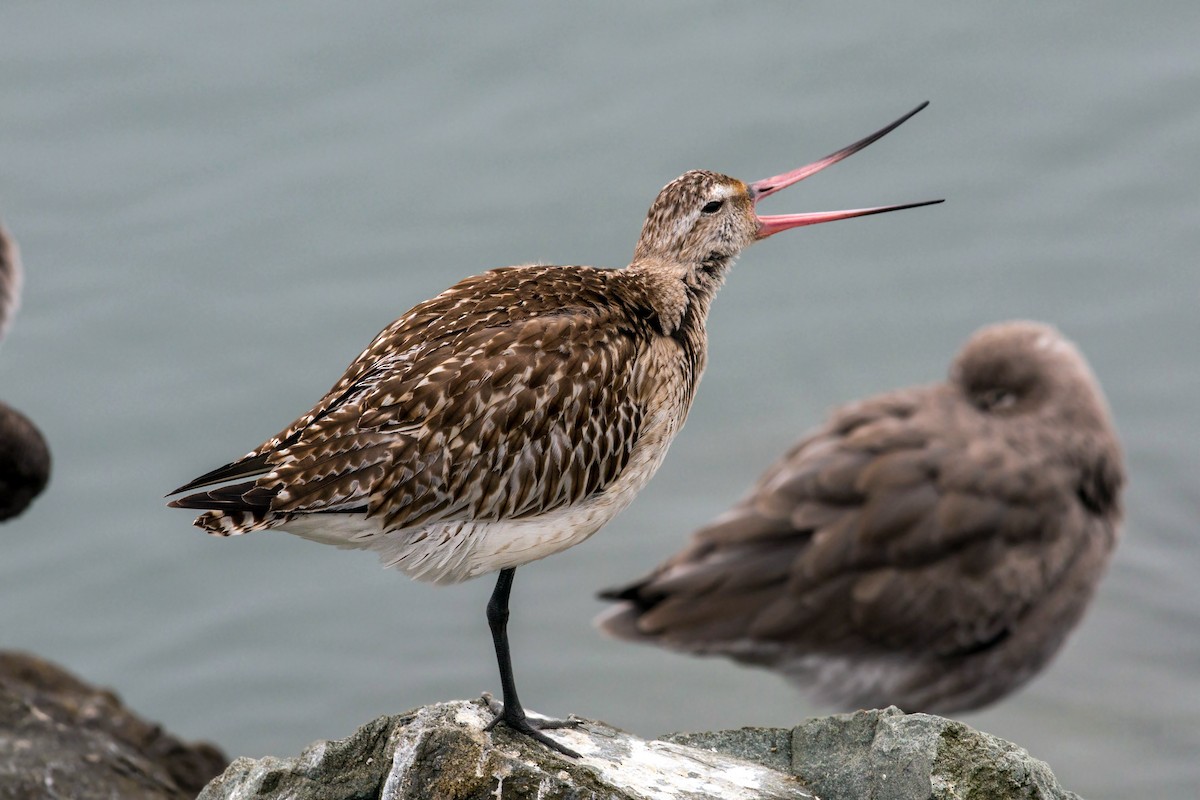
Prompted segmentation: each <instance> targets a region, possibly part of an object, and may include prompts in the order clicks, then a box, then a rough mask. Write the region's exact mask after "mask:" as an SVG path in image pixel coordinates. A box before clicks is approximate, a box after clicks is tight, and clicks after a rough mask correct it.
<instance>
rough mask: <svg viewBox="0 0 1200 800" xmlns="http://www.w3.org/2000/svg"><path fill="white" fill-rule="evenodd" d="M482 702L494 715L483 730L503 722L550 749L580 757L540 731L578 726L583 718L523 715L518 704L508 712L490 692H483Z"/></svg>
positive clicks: (523, 710)
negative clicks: (550, 717) (511, 711)
mask: <svg viewBox="0 0 1200 800" xmlns="http://www.w3.org/2000/svg"><path fill="white" fill-rule="evenodd" d="M483 702H484V703H486V704H487V707H488V709H490V710H491V712H492V713H493V714H495V715H496V716H495V717H494V718H493V719H492V721H491V722H489V723H488V724H487V725H486V726H484V728H483V729H484V730H485V731H490V730H491V729H492V728H495V727H496V726H497V725H499V724H500V723H501V722H503V723H504V724H505V726H507V727H508V728H509V729H510V730H513V731H516V732H517V733H520V734H524V735H525V736H528V737H529V738H530V739H536V740H537V741H539V742H541V743H542V744H544V745H546V746H547V747H549V748H550V749H552V750H557V751H558V752H560V753H562V754H563V755H564V756H570V757H571V758H582V756H581V755H579V753H576V752H575V751H574V750H572V749H571V748H569V747H567V746H566V745H564V744H559V743H558V742H556V741H554V740H553V739H551V738H550V737H549V736H547V735H546V734H544V733H542V731H544V730H554V729H555V728H578V727H579V726H580V725H582V724H583V720H580V719H576V718H574V717H571V718H568V719H546V718H543V717H533V718H530V717H527V716H526V715H525V709H523V708H521V707H520V706H517V708H516V709H515V710H514V712H513V713H509V712H508V709H507V707H506V706H505V705H504V704H503V703H501V702H499V701H498V700H496V698H494V697H492V695H491V693H490V692H484V693H483Z"/></svg>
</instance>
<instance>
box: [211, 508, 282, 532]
mask: <svg viewBox="0 0 1200 800" xmlns="http://www.w3.org/2000/svg"><path fill="white" fill-rule="evenodd" d="M289 518H290V516H289V515H286V514H282V515H281V514H273V513H271V512H270V511H265V512H264V511H205V512H204V513H203V514H201V515H200V516H198V517H196V521H195V522H194V523H193V524H194V525H195V526H196V527H197V528H201V529H203V530H204V531H205V532H206V533H210V534H212V535H213V536H240V535H242V534H243V533H251V532H252V531H263V530H266V529H268V528H274V527H275V526H277V525H279V524H280V523H281V522H284V521H286V520H287V519H289Z"/></svg>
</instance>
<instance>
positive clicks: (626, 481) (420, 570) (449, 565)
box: [280, 413, 683, 584]
mask: <svg viewBox="0 0 1200 800" xmlns="http://www.w3.org/2000/svg"><path fill="white" fill-rule="evenodd" d="M682 423H683V420H682V418H681V417H680V415H678V414H677V413H676V414H663V415H662V416H660V417H659V418H658V419H657V420H655V421H654V423H652V424H650V425H648V426H647V430H646V431H645V433H644V434H643V436H642V437H641V439H640V440H639V441H638V444H637V446H635V448H634V450H633V453H632V454H631V455H630V460H629V464H628V465H627V466H626V468H625V470H624V471H623V472H622V473H621V475H620V476H619V477H618V478H617V480H616V481H614V482H613V483H612V484H610V485H609V487H608V488H607V489H606V490H605V491H604V492H602V493H600V494H597V495H593V496H592V497H589V498H588V499H587V500H585V501H583V502H582V503H578V504H576V505H571V506H564V507H562V508H558V509H555V510H554V511H551V512H548V513H545V514H541V515H538V516H536V517H527V518H524V519H516V520H503V521H498V522H480V521H472V520H453V521H447V522H438V523H434V524H432V525H425V526H422V527H420V528H402V529H399V530H391V531H384V530H383V529H382V528H381V526H380V521H379V520H378V519H367V518H366V516H365V515H363V514H303V515H299V516H297V517H296V518H294V519H292V520H289V521H288V522H287V523H285V524H283V525H281V526H280V529H282V530H284V531H287V532H288V533H292V534H295V535H297V536H301V537H303V538H305V539H310V540H312V541H316V542H321V543H323V544H332V545H336V546H338V547H343V548H354V549H362V550H373V551H375V553H376V554H377V555H378V556H379V560H380V561H382V562H383V563H384V565H385V566H388V567H395V568H396V569H399V570H400V571H402V572H404V573H405V574H406V575H408V576H409V577H411V578H415V579H417V580H421V581H429V582H431V583H439V584H449V583H459V582H461V581H465V580H468V579H469V578H474V577H477V576H479V575H483V574H486V573H488V572H495V571H497V570H501V569H506V568H508V567H518V566H520V565H522V564H528V563H529V562H531V561H537V560H538V559H540V558H545V557H546V556H549V555H553V554H554V553H557V552H559V551H562V550H566V549H567V548H568V547H574V546H575V545H577V544H579V543H580V542H582V541H583V540H584V539H586V538H588V537H589V536H591V535H592V534H593V533H595V532H596V531H598V530H600V528H602V527H603V526H604V525H605V524H606V523H607V522H608V521H609V520H611V519H612V518H613V517H615V516H616V515H617V514H618V513H619V512H621V511H622V510H624V509H625V508H626V507H627V506H628V505H629V504H630V503H631V502H632V501H633V498H634V497H636V496H637V494H638V492H640V491H641V490H642V488H643V487H644V486H645V485H646V483H647V482H648V481H649V480H650V478H651V477H652V476H653V475H654V473H655V472H656V471H657V470H658V468H659V466H660V465H661V464H662V461H663V458H664V457H665V456H666V454H667V447H668V445H670V443H671V440H672V439H673V438H674V437H675V433H676V432H677V431H678V429H679V427H680V426H681V425H682Z"/></svg>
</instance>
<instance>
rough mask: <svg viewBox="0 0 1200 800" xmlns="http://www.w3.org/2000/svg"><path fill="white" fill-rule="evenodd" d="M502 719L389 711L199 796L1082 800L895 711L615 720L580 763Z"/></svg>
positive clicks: (480, 707)
mask: <svg viewBox="0 0 1200 800" xmlns="http://www.w3.org/2000/svg"><path fill="white" fill-rule="evenodd" d="M490 719H491V713H490V712H489V711H488V710H487V709H486V707H485V706H484V704H483V703H482V702H464V701H459V702H453V703H442V704H439V705H433V706H426V707H424V708H420V709H417V710H416V711H413V712H411V713H409V714H404V715H401V716H395V717H381V718H379V719H377V720H375V721H374V722H372V723H370V724H368V725H365V726H364V727H362V728H360V729H359V730H358V731H356V732H355V733H354V734H353V735H351V736H350V737H349V738H347V739H343V740H341V741H336V742H317V743H316V744H313V745H311V746H310V747H309V748H308V749H307V750H305V751H304V752H303V753H301V754H300V756H298V757H297V758H290V759H280V758H265V759H261V760H257V761H255V760H251V759H246V758H242V759H238V760H237V761H235V762H234V763H233V764H232V765H231V766H230V767H229V769H228V770H226V772H225V774H224V775H222V776H221V777H220V778H218V779H217V780H215V781H213V782H212V783H211V784H209V786H208V787H207V788H206V789H205V790H204V792H203V793H201V795H200V800H235V799H237V798H249V797H253V798H256V800H273V799H274V798H279V800H282V799H283V798H295V799H296V800H310V799H311V800H342V799H343V798H345V799H346V800H350V798H355V799H356V800H368V799H369V800H375V799H376V798H380V799H381V800H401V799H402V798H446V799H447V800H472V799H474V798H478V799H479V800H484V799H485V798H487V799H488V800H491V799H492V798H507V799H508V800H513V799H514V798H537V800H565V799H568V798H569V799H570V800H584V799H585V798H586V799H587V800H592V798H605V799H606V800H607V799H608V798H612V799H613V800H635V799H636V800H687V799H688V798H738V799H739V800H740V799H742V798H745V799H746V800H749V799H750V798H806V800H812V799H813V798H814V792H815V796H817V797H819V798H821V800H843V798H845V800H850V799H851V798H853V800H893V799H895V800H898V799H899V798H904V800H925V799H926V798H931V799H935V800H955V799H956V798H964V800H965V799H967V798H969V799H970V800H1008V798H1022V800H1051V799H1052V798H1053V799H1056V800H1057V799H1059V798H1061V799H1062V800H1071V799H1074V800H1078V796H1077V795H1075V794H1073V793H1071V792H1067V791H1064V790H1063V789H1062V788H1061V787H1059V785H1058V783H1057V781H1056V780H1055V778H1054V775H1053V774H1051V772H1050V769H1049V768H1048V767H1047V766H1046V765H1045V764H1044V763H1043V762H1041V761H1038V760H1036V759H1034V758H1031V757H1030V756H1029V754H1028V753H1026V752H1025V751H1024V750H1022V749H1021V748H1019V747H1016V746H1015V745H1012V744H1009V743H1008V742H1005V741H1002V740H1000V739H997V738H995V737H994V736H989V735H988V734H986V733H980V732H978V731H975V730H972V729H971V728H968V727H967V726H965V725H963V724H961V723H958V722H953V721H951V720H947V719H943V718H941V717H934V716H929V715H926V714H909V715H905V714H904V713H903V712H901V711H899V710H898V709H895V708H890V709H886V710H883V711H863V712H859V713H857V714H844V715H839V716H833V717H823V718H819V719H813V720H809V721H807V722H805V723H804V724H802V725H799V726H797V727H795V728H791V729H788V728H742V729H740V730H734V731H720V732H716V733H698V734H671V735H669V736H666V737H663V739H661V740H656V741H645V740H642V739H639V738H637V737H635V736H631V735H629V734H627V733H624V732H622V731H620V730H617V729H616V728H613V727H611V726H609V725H606V724H604V723H602V722H587V721H585V722H583V724H582V726H581V727H580V728H579V729H575V730H562V731H558V730H556V731H553V732H552V733H553V735H554V736H555V737H556V738H559V739H560V740H561V741H563V743H565V744H566V745H567V746H569V747H572V748H574V749H575V750H577V751H579V752H580V753H581V754H582V755H583V758H582V759H580V760H578V761H575V760H573V759H569V758H566V757H564V756H561V755H559V754H558V753H556V752H553V751H551V750H550V749H548V748H546V747H543V746H541V745H539V744H537V743H535V742H532V741H529V740H527V739H525V738H524V737H519V736H515V735H513V734H511V733H510V732H508V731H507V730H505V729H503V728H498V729H496V730H495V731H493V732H491V733H487V732H485V731H484V730H483V728H484V726H485V725H486V724H487V723H488V722H489V721H490Z"/></svg>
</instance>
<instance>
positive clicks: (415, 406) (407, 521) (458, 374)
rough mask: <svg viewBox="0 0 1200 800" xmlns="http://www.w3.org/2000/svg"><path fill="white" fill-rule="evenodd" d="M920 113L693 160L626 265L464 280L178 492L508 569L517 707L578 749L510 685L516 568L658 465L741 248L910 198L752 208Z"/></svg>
mask: <svg viewBox="0 0 1200 800" xmlns="http://www.w3.org/2000/svg"><path fill="white" fill-rule="evenodd" d="M922 107H923V106H922ZM917 110H920V109H919V108H918V109H917ZM913 113H916V111H913V112H912V113H910V114H908V115H906V116H905V117H903V118H902V119H900V120H898V121H896V122H895V123H893V124H892V125H889V126H888V127H886V128H884V129H883V130H881V131H879V132H877V133H876V134H873V135H872V136H870V137H867V138H866V139H864V140H862V141H860V142H857V143H855V144H854V145H851V146H850V147H847V148H844V149H843V150H841V151H838V152H837V153H834V154H833V155H831V156H829V157H827V158H825V159H823V160H822V161H819V162H816V163H815V164H813V165H810V166H809V167H805V168H802V169H800V170H794V171H792V172H789V173H785V174H783V175H779V176H776V177H774V178H769V179H767V180H765V181H759V182H757V183H754V184H749V185H747V184H746V183H743V182H742V181H740V180H737V179H736V178H730V177H728V176H725V175H719V174H717V173H713V172H706V171H701V170H696V171H692V172H688V173H686V174H684V175H683V176H681V177H680V178H678V179H676V180H675V181H672V182H671V183H669V184H668V185H667V186H666V187H665V188H664V189H663V190H662V191H661V192H660V193H659V195H658V197H657V198H656V199H655V201H654V203H653V205H652V206H651V208H650V211H649V214H648V215H647V218H646V223H645V225H644V227H643V229H642V235H641V238H640V239H639V241H638V244H637V247H636V249H635V251H634V258H633V261H632V263H631V264H630V265H629V266H628V267H626V268H625V269H622V270H605V269H596V268H594V267H584V266H545V265H530V266H521V267H506V268H503V269H496V270H492V271H490V272H486V273H484V274H482V275H478V276H475V277H471V278H467V279H466V280H463V281H461V282H459V283H457V284H455V285H454V286H452V287H450V288H449V289H447V290H446V291H444V292H442V293H441V294H440V295H438V296H437V297H435V298H433V299H432V300H428V301H426V302H424V303H421V304H420V305H418V306H416V307H415V308H413V309H412V310H411V311H409V312H408V313H407V314H405V315H404V316H403V317H401V318H400V319H398V320H396V321H395V322H394V323H392V324H391V325H389V326H388V327H387V328H385V329H384V330H383V332H381V333H380V334H379V336H377V337H376V339H375V341H374V342H372V343H371V345H370V346H368V347H367V349H366V350H364V351H363V353H362V354H361V355H360V356H359V357H358V358H357V359H355V361H354V363H352V364H351V365H350V367H349V369H348V370H347V371H346V373H345V375H343V376H342V378H341V380H339V381H338V382H337V383H336V384H335V385H334V387H333V388H332V389H331V390H330V391H329V393H328V394H327V395H326V396H325V397H324V398H322V399H321V401H320V402H318V403H317V405H316V406H315V407H314V408H313V409H312V410H311V411H309V412H308V413H307V414H305V415H303V416H302V417H300V418H299V419H298V420H296V421H295V422H294V423H292V424H291V425H290V426H288V427H287V428H286V429H285V430H283V431H282V432H281V433H279V434H278V435H276V436H274V437H272V438H270V439H268V440H267V441H266V442H264V443H262V444H261V445H259V446H258V447H256V448H255V449H254V450H252V451H251V452H250V453H248V454H247V455H246V456H244V457H243V458H241V459H239V460H238V461H235V462H233V463H231V464H228V465H226V466H224V467H221V468H219V469H217V470H214V471H213V472H210V473H208V474H206V475H203V476H201V477H200V478H197V479H196V480H194V481H192V482H191V483H189V484H187V485H185V486H183V487H181V488H180V489H177V490H176V492H173V493H172V494H174V493H177V492H185V491H191V490H193V489H199V488H203V487H207V486H216V487H217V488H213V489H208V490H207V491H202V492H200V493H198V494H192V495H188V496H185V497H183V498H181V499H179V500H176V501H174V502H173V503H171V505H173V506H178V507H185V508H200V509H206V511H205V513H203V514H201V515H200V517H199V518H197V520H196V524H197V525H199V526H200V527H202V528H204V529H205V530H207V531H209V532H210V533H215V534H220V535H230V534H240V533H246V532H249V531H255V530H261V529H266V528H280V529H284V530H287V531H289V532H291V533H294V534H297V535H300V536H303V537H306V538H309V539H314V540H316V541H321V542H326V543H330V544H335V545H338V546H340V547H353V548H367V549H372V550H375V551H376V552H377V553H378V554H379V555H380V557H381V559H383V561H384V562H385V563H386V564H388V565H389V566H394V567H396V568H398V569H400V570H402V571H404V572H405V573H407V574H408V575H410V576H412V577H415V578H418V579H421V580H428V581H432V582H435V583H454V582H458V581H462V580H466V579H468V578H472V577H475V576H477V575H481V574H483V573H486V572H493V571H496V570H500V571H501V575H500V579H499V581H498V582H497V588H496V592H495V593H494V594H493V597H492V603H491V604H489V622H490V623H491V624H492V631H493V637H494V639H495V644H496V650H497V659H498V661H499V663H500V672H501V679H502V683H504V694H505V711H504V721H505V722H506V723H507V724H508V725H509V726H510V727H514V728H516V729H518V730H521V731H522V732H524V733H527V734H529V735H532V736H535V737H536V738H539V739H541V740H542V741H544V742H546V743H547V744H549V745H551V746H553V747H556V748H557V749H559V750H562V751H564V752H568V751H566V750H565V748H563V747H562V746H561V745H558V744H556V743H554V742H553V741H552V740H550V739H548V738H546V737H544V736H541V735H540V734H537V733H536V732H535V731H533V730H532V729H531V728H530V726H529V723H528V722H527V721H526V720H525V718H524V712H523V711H521V709H520V705H519V703H518V702H517V698H516V692H515V688H514V687H513V686H512V680H511V667H510V666H508V665H507V659H508V654H507V639H506V634H505V631H504V625H503V620H504V619H506V618H507V613H508V612H507V602H508V592H509V589H510V588H511V583H512V573H513V570H514V569H515V568H516V567H517V566H520V565H521V564H525V563H528V562H530V561H533V560H536V559H539V558H544V557H545V556H548V555H551V554H553V553H556V552H558V551H560V550H563V549H565V548H567V547H570V546H572V545H574V544H578V543H579V542H581V541H583V540H584V539H586V538H587V537H588V536H590V535H591V534H592V533H594V532H595V531H596V530H598V529H599V528H600V527H601V526H602V525H604V523H606V522H607V521H608V520H609V519H611V518H612V516H613V515H615V514H616V513H617V512H619V511H620V510H621V509H622V508H624V507H625V506H626V505H628V504H629V502H630V501H631V500H632V499H633V497H634V496H635V495H636V494H637V492H638V491H640V490H641V488H642V487H643V486H644V485H645V484H646V482H647V481H648V480H649V479H650V477H651V475H653V473H654V471H655V470H656V469H657V468H658V466H659V464H660V463H661V462H662V459H663V457H664V456H665V454H666V450H667V445H668V444H669V443H670V442H671V440H672V439H673V438H674V436H675V434H676V433H677V432H678V431H679V428H680V426H682V425H683V421H684V418H685V417H686V416H687V412H688V408H689V406H690V405H691V402H692V398H693V396H694V394H695V390H696V384H697V382H698V381H699V379H700V375H701V373H702V372H703V369H704V362H705V329H704V324H705V319H706V317H707V315H708V310H709V304H710V303H711V301H712V298H713V296H714V295H715V294H716V292H717V290H718V288H720V286H721V284H722V282H723V281H724V279H725V275H726V273H727V272H728V270H729V268H730V267H731V266H732V265H733V262H734V260H735V259H736V258H737V256H738V254H739V253H740V252H741V250H742V249H743V248H745V247H746V246H747V245H749V244H751V243H752V242H754V241H755V240H757V239H761V238H765V237H767V236H770V235H772V234H774V233H776V232H778V231H781V230H785V229H787V228H791V227H796V226H798V225H808V224H814V223H818V222H825V221H829V220H833V219H844V218H847V217H851V216H862V215H864V214H871V213H879V212H881V211H890V210H895V209H898V208H908V207H911V205H906V206H890V207H885V208H876V209H862V210H855V211H846V212H829V213H817V214H794V215H782V216H765V217H760V216H758V215H757V214H756V213H755V203H756V202H757V201H758V200H760V199H761V198H763V197H766V196H768V195H771V194H774V193H775V192H777V191H778V190H780V189H782V188H784V187H785V186H788V185H790V184H792V183H795V182H796V181H798V180H801V179H802V178H804V177H806V176H808V175H811V174H812V173H813V172H816V171H818V170H820V169H823V168H824V167H826V166H829V165H830V164H832V163H835V162H837V161H839V160H841V159H842V158H845V157H846V156H848V155H850V154H852V153H853V152H856V151H857V150H859V149H861V148H863V147H865V146H867V145H868V144H870V143H871V142H873V141H875V140H876V139H878V138H879V137H881V136H883V135H884V134H885V133H887V132H888V131H890V130H892V129H894V128H895V127H896V126H897V125H899V124H900V123H901V122H903V121H904V120H905V119H908V117H910V116H912V114H913ZM912 205H923V204H912Z"/></svg>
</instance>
